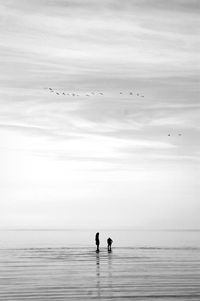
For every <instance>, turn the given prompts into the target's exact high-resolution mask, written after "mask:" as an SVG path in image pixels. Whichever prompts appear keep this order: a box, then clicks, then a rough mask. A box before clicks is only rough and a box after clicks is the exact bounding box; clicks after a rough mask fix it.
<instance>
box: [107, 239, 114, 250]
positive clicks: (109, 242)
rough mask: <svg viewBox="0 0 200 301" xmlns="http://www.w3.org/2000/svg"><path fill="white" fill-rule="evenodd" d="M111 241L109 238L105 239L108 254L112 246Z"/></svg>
mask: <svg viewBox="0 0 200 301" xmlns="http://www.w3.org/2000/svg"><path fill="white" fill-rule="evenodd" d="M112 242H113V241H112V239H111V238H110V237H109V238H108V239H107V243H108V251H109V252H111V246H112Z"/></svg>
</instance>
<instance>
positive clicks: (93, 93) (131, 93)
mask: <svg viewBox="0 0 200 301" xmlns="http://www.w3.org/2000/svg"><path fill="white" fill-rule="evenodd" d="M46 89H48V90H49V92H51V93H55V94H56V95H67V96H80V94H76V93H65V92H58V91H55V90H53V89H52V88H46ZM119 94H120V95H122V94H124V93H123V92H119ZM94 95H101V96H102V95H104V93H102V92H90V93H87V94H84V95H83V96H87V97H90V96H94ZM129 95H130V96H131V95H133V92H129ZM136 96H138V97H144V95H141V94H139V93H136Z"/></svg>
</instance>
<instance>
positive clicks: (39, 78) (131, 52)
mask: <svg viewBox="0 0 200 301" xmlns="http://www.w3.org/2000/svg"><path fill="white" fill-rule="evenodd" d="M199 10H200V3H199V1H194V0H187V1H185V0H173V1H172V0H171V1H170V0H169V1H164V0H160V1H157V0H146V1H144V0H132V1H130V0H125V1H118V0H112V1H111V0H110V1H109V0H103V1H96V0H90V1H88V0H82V1H81V0H79V1H78V0H69V1H68V0H55V1H53V0H29V1H27V0H26V1H25V0H6V1H4V0H0V28H1V29H0V60H1V61H0V65H1V68H0V221H1V223H0V228H2V229H3V228H47V229H48V228H96V229H101V228H156V229H163V228H175V229H177V228H178V229H183V228H190V229H191V228H200V218H199V212H200V202H199V200H200V190H199V187H198V184H199V178H200V118H199V116H200V103H199V91H198V88H199V63H200V60H199V32H198V28H199V26H200V24H199V23H200V21H199ZM49 87H50V88H52V89H53V90H54V91H55V92H51V91H50V90H49V89H48V88H49ZM56 92H58V93H59V94H61V93H63V92H64V93H65V95H64V94H62V95H57V94H56ZM91 92H94V93H95V95H93V94H91ZM100 92H102V93H103V95H101V94H99V93H100ZM120 92H122V93H123V94H120ZM130 92H132V93H133V95H130ZM67 93H75V94H79V96H72V95H71V94H70V95H67ZM86 94H89V95H90V96H86ZM137 94H139V95H137ZM142 96H144V97H142ZM169 133H170V136H168V134H169ZM179 134H181V136H180V135H179Z"/></svg>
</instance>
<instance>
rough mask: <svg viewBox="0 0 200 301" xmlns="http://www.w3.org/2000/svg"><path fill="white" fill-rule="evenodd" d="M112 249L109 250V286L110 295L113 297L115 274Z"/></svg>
mask: <svg viewBox="0 0 200 301" xmlns="http://www.w3.org/2000/svg"><path fill="white" fill-rule="evenodd" d="M112 257H113V256H112V251H109V252H108V287H109V297H112V296H113V294H112V291H113V290H112V287H113V282H112V280H113V274H112V259H113V258H112Z"/></svg>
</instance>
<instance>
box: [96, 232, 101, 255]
mask: <svg viewBox="0 0 200 301" xmlns="http://www.w3.org/2000/svg"><path fill="white" fill-rule="evenodd" d="M95 241H96V246H97V250H96V252H99V245H100V241H99V232H97V233H96V235H95Z"/></svg>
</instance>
